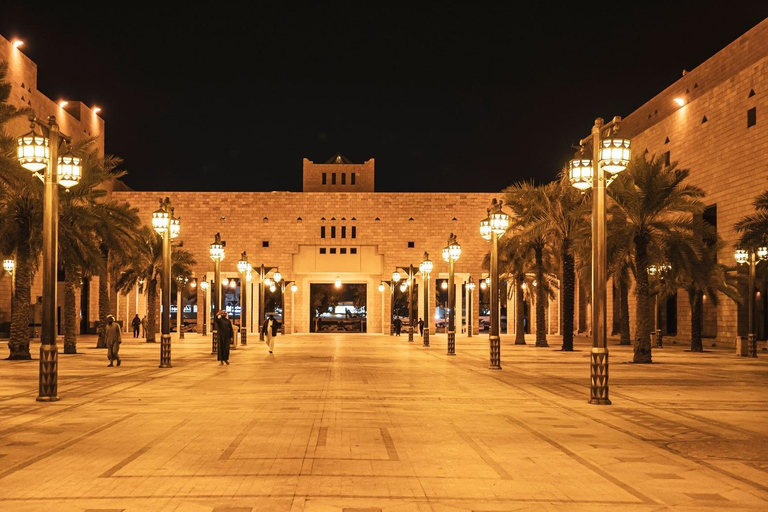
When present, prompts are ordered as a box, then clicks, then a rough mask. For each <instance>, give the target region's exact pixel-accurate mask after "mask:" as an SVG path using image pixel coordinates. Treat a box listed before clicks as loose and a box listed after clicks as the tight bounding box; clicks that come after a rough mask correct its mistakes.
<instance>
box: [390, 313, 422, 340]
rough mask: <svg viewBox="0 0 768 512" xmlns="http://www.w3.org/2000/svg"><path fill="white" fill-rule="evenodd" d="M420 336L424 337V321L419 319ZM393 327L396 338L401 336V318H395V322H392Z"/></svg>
mask: <svg viewBox="0 0 768 512" xmlns="http://www.w3.org/2000/svg"><path fill="white" fill-rule="evenodd" d="M418 323H419V334H420V335H422V336H424V320H423V319H421V318H419V322H418ZM392 325H393V326H394V327H395V336H400V331H401V330H402V328H403V321H402V320H400V317H395V319H394V320H392Z"/></svg>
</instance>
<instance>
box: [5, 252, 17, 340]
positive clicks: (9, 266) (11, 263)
mask: <svg viewBox="0 0 768 512" xmlns="http://www.w3.org/2000/svg"><path fill="white" fill-rule="evenodd" d="M15 268H16V261H15V260H10V259H8V260H3V269H4V270H5V271H6V272H8V274H9V275H10V276H11V322H10V324H9V325H12V323H13V296H14V294H15V293H16V276H15V275H14V274H13V270H14V269H15ZM8 331H9V333H8V334H9V335H10V327H8Z"/></svg>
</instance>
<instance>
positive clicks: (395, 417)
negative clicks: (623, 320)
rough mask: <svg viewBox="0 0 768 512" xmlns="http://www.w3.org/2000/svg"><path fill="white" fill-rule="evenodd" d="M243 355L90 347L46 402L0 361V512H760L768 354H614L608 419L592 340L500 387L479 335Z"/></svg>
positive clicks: (200, 342)
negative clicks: (594, 370) (115, 361)
mask: <svg viewBox="0 0 768 512" xmlns="http://www.w3.org/2000/svg"><path fill="white" fill-rule="evenodd" d="M249 340H250V344H249V345H248V346H247V347H242V348H238V350H236V351H234V352H233V353H232V358H231V362H232V364H231V365H230V366H224V367H222V366H219V365H218V364H217V363H216V362H215V357H213V356H211V355H210V340H209V339H206V338H203V337H202V336H197V335H187V338H186V339H185V340H182V341H178V340H176V339H175V338H174V340H173V368H171V369H160V368H158V362H159V351H160V347H159V344H146V343H140V342H135V341H133V340H132V339H130V338H128V339H127V340H126V341H125V342H124V343H123V345H122V349H121V353H122V356H123V365H122V366H121V367H119V368H107V367H106V364H107V361H106V354H105V351H104V350H98V349H93V348H90V347H92V346H93V345H94V344H95V343H94V340H93V338H92V337H84V338H81V339H80V342H79V350H80V351H81V353H80V354H78V355H71V356H64V355H60V360H59V367H60V373H59V395H60V397H61V400H60V401H59V402H56V403H38V402H36V401H35V396H36V395H37V365H38V363H37V361H30V362H20V361H13V362H12V361H0V510H2V511H6V510H8V511H19V512H23V511H29V510H45V511H65V512H66V511H112V510H115V511H117V510H126V511H155V510H168V511H190V512H193V511H194V512H197V511H200V512H204V511H205V512H208V511H212V510H213V511H217V512H224V511H229V512H234V511H244V512H245V511H251V510H253V511H256V510H267V511H272V510H274V511H280V510H286V511H289V510H290V511H302V510H306V511H347V512H354V511H367V512H374V511H379V510H381V511H393V512H394V511H397V512H401V511H426V510H435V511H459V510H568V511H580V510H584V511H586V510H589V511H592V510H629V511H646V510H649V511H650V510H653V511H655V510H667V509H669V510H761V511H764V510H768V435H767V434H766V429H767V428H768V427H766V426H767V425H768V403H767V402H766V384H768V354H766V353H761V354H760V357H759V358H758V359H749V358H738V357H736V356H735V355H733V353H732V351H731V350H725V349H720V348H718V349H714V351H712V352H708V353H704V354H691V353H690V352H686V351H684V349H683V347H679V346H670V347H667V348H664V349H663V350H656V351H655V353H654V358H655V361H656V362H657V364H653V365H649V366H644V365H632V364H627V363H626V362H627V361H629V360H630V359H631V352H630V349H629V348H628V347H619V346H616V345H611V347H610V348H611V398H612V400H613V402H614V404H613V405H612V406H605V407H600V406H592V405H589V404H587V398H588V387H587V384H588V364H589V363H588V362H589V357H588V356H589V351H588V343H587V340H586V339H579V340H578V341H577V351H575V352H573V353H563V352H560V351H558V350H556V346H557V345H558V344H559V343H560V341H559V340H558V339H551V340H550V341H551V343H552V345H553V347H552V348H535V347H533V346H530V345H529V346H513V345H510V344H509V343H508V341H509V340H507V339H506V338H504V344H503V347H502V366H503V370H501V371H491V370H488V369H487V356H488V348H487V337H484V336H481V337H474V338H470V339H468V338H461V337H460V338H458V339H457V354H458V355H457V356H456V357H447V356H446V354H445V352H446V343H445V337H444V336H443V335H438V336H433V337H432V346H431V347H430V348H423V347H421V346H420V345H421V340H420V338H418V337H417V339H416V341H415V342H414V343H413V344H409V343H408V342H407V337H405V336H403V337H399V338H393V337H388V336H375V335H292V336H284V337H278V339H277V343H276V350H275V354H274V355H270V354H269V353H267V350H266V348H265V347H264V345H263V344H259V343H258V338H257V337H256V336H253V337H251V338H249ZM37 349H38V346H37V345H35V346H33V350H34V351H35V353H36V351H37ZM0 350H2V353H3V354H5V353H7V349H6V347H5V346H4V345H0Z"/></svg>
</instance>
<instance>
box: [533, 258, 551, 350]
mask: <svg viewBox="0 0 768 512" xmlns="http://www.w3.org/2000/svg"><path fill="white" fill-rule="evenodd" d="M534 252H535V254H536V283H537V286H536V346H537V347H548V346H549V344H548V343H547V318H546V316H545V315H546V309H545V308H546V305H547V302H546V301H547V294H546V290H544V247H542V246H538V247H536V249H535V251H534Z"/></svg>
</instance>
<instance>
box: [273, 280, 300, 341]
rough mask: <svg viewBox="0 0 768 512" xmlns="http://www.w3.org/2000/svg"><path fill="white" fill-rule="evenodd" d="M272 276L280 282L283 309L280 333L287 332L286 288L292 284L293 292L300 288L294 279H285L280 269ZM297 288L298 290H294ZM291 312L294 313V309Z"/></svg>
mask: <svg viewBox="0 0 768 512" xmlns="http://www.w3.org/2000/svg"><path fill="white" fill-rule="evenodd" d="M272 278H273V279H274V280H275V282H276V283H280V307H281V308H282V309H283V321H282V322H281V323H280V334H283V335H284V334H285V288H286V287H287V286H288V285H289V284H290V285H292V286H291V292H294V293H295V292H296V290H298V289H299V288H298V286H296V285H295V284H294V282H293V281H288V280H286V279H283V274H281V273H280V271H277V272H275V273H274V274H273V275H272ZM294 288H296V290H294ZM291 314H293V309H291Z"/></svg>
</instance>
